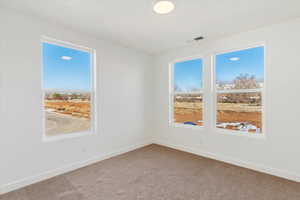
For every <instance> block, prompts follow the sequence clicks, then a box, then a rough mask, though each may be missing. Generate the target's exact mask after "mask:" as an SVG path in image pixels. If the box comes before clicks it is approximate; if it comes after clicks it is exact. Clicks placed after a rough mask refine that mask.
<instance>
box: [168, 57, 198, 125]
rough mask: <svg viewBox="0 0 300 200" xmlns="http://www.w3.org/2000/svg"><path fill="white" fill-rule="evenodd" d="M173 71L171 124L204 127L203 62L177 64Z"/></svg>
mask: <svg viewBox="0 0 300 200" xmlns="http://www.w3.org/2000/svg"><path fill="white" fill-rule="evenodd" d="M171 71H172V79H171V80H172V81H171V82H172V83H171V89H170V91H171V93H170V96H171V97H170V99H171V109H170V111H171V113H170V116H171V119H170V122H171V123H172V124H177V125H183V126H203V91H202V84H203V83H202V60H201V59H194V60H187V61H181V62H176V63H174V64H173V65H172V70H171Z"/></svg>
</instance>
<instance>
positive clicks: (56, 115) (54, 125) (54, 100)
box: [42, 40, 94, 137]
mask: <svg viewBox="0 0 300 200" xmlns="http://www.w3.org/2000/svg"><path fill="white" fill-rule="evenodd" d="M42 59H43V92H44V100H43V101H44V102H43V105H44V132H45V133H44V134H45V136H46V137H52V136H61V135H64V136H65V135H70V134H74V133H87V132H92V131H93V127H94V126H93V121H94V120H93V119H94V113H93V108H94V105H93V102H94V86H93V85H94V84H93V83H94V80H93V53H92V51H91V50H89V49H86V48H83V47H75V46H73V45H70V44H66V43H62V42H56V41H51V40H47V41H46V40H45V41H43V42H42Z"/></svg>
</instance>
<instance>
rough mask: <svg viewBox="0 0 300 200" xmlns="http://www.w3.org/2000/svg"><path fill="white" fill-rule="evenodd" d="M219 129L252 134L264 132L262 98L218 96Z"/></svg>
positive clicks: (248, 94) (255, 94) (247, 94)
mask: <svg viewBox="0 0 300 200" xmlns="http://www.w3.org/2000/svg"><path fill="white" fill-rule="evenodd" d="M217 101H218V102H217V127H218V128H224V129H230V130H238V131H244V132H250V133H261V132H262V126H263V124H262V96H261V93H260V92H256V93H229V94H218V96H217Z"/></svg>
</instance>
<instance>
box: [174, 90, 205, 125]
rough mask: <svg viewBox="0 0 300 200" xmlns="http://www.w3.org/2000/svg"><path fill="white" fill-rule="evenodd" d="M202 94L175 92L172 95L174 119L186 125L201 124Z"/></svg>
mask: <svg viewBox="0 0 300 200" xmlns="http://www.w3.org/2000/svg"><path fill="white" fill-rule="evenodd" d="M202 110H203V100H202V94H177V95H175V96H174V121H175V122H176V123H182V124H186V125H198V126H203V114H202V112H203V111H202Z"/></svg>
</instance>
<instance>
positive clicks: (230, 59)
mask: <svg viewBox="0 0 300 200" xmlns="http://www.w3.org/2000/svg"><path fill="white" fill-rule="evenodd" d="M240 74H249V75H250V76H252V75H254V76H255V77H256V79H257V80H263V77H264V47H255V48H251V49H246V50H241V51H235V52H230V53H224V54H219V55H217V56H216V76H217V81H224V82H231V81H233V80H234V79H235V77H237V76H239V75H240Z"/></svg>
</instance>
